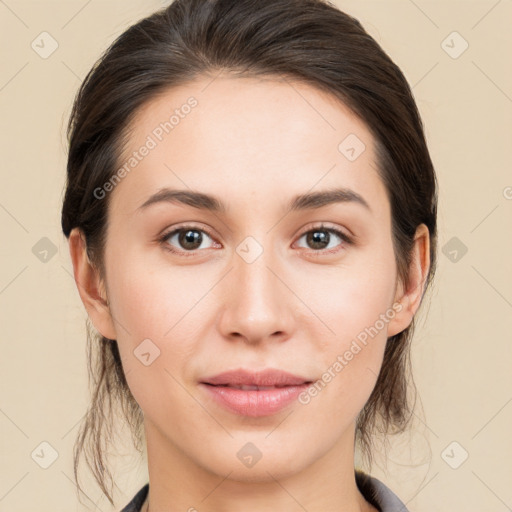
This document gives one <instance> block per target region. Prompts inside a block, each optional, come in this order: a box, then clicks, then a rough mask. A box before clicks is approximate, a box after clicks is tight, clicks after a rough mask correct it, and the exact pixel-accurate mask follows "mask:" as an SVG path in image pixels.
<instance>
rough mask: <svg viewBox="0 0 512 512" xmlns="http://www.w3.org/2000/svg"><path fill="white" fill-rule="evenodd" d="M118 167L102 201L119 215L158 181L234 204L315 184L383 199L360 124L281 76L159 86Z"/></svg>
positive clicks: (329, 100) (335, 103) (319, 94)
mask: <svg viewBox="0 0 512 512" xmlns="http://www.w3.org/2000/svg"><path fill="white" fill-rule="evenodd" d="M144 148H149V149H144ZM141 153H144V156H141ZM122 166H124V168H125V169H126V170H127V171H128V172H126V173H124V175H125V177H123V179H122V180H121V181H120V183H119V184H118V185H116V187H115V190H114V191H113V197H112V206H113V207H116V208H118V209H119V208H121V209H122V210H123V212H124V213H125V214H129V213H130V212H134V211H135V210H136V208H137V207H138V206H140V205H141V204H142V203H143V202H144V201H145V200H146V199H147V197H148V196H149V195H150V194H153V193H155V192H156V191H158V190H159V189H161V188H163V187H172V188H178V187H179V188H180V189H186V188H190V189H195V190H202V191H205V192H208V193H211V194H214V195H217V196H220V197H224V198H225V199H226V201H227V200H228V198H229V199H230V200H233V201H238V203H239V204H240V205H241V206H242V205H243V201H244V200H247V199H249V198H252V199H260V200H262V201H263V200H264V201H270V200H274V201H280V200H282V199H283V200H284V199H285V198H284V197H283V194H284V193H286V195H288V192H289V195H294V194H299V193H304V192H306V191H309V190H312V189H315V188H317V187H320V188H329V187H331V188H332V187H339V186H345V187H349V188H351V189H354V190H356V191H358V192H359V193H360V194H361V195H365V196H366V198H367V200H368V201H371V202H373V203H375V202H376V201H377V202H378V201H379V198H380V200H381V201H382V200H383V196H385V190H384V188H383V184H382V183H381V182H380V179H379V177H378V174H377V172H376V162H375V153H374V141H373V138H372V136H371V133H370V132H369V130H368V128H367V127H366V125H365V124H364V123H363V122H362V121H361V120H360V119H359V118H358V117H357V116H355V115H354V114H353V113H352V112H351V111H350V109H349V108H348V107H346V106H345V105H344V104H343V103H341V102H340V101H339V100H338V99H337V98H335V97H334V96H332V95H330V94H328V93H325V92H323V91H320V90H318V89H317V88H315V87H313V86H311V85H308V84H304V83H298V82H295V81H290V80H289V79H278V78H269V77H265V78H247V77H234V76H222V77H202V78H199V79H196V80H194V81H193V82H190V83H187V84H185V85H182V86H179V87H173V88H172V89H169V90H166V91H165V92H163V93H161V94H159V95H158V96H157V97H155V98H153V99H152V100H150V101H149V102H148V103H146V104H145V105H144V106H143V107H142V108H141V109H140V110H139V111H138V112H137V113H136V115H135V116H134V118H133V121H132V122H131V125H130V127H129V131H128V138H127V143H126V145H125V149H124V154H123V155H122V157H121V161H120V162H119V167H122ZM242 194H243V197H242ZM114 205H117V206H114Z"/></svg>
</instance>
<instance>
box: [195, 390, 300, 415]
mask: <svg viewBox="0 0 512 512" xmlns="http://www.w3.org/2000/svg"><path fill="white" fill-rule="evenodd" d="M201 386H202V387H203V388H205V389H206V391H207V393H209V394H210V396H211V397H212V398H213V399H214V400H215V401H216V402H217V403H218V404H220V405H222V406H223V407H225V408H226V409H228V410H230V411H232V412H235V413H237V414H240V415H242V416H251V417H253V418H255V417H259V416H269V415H271V414H275V413H277V412H279V411H281V410H282V409H284V408H285V407H286V406H288V405H289V404H291V403H292V402H293V401H294V400H295V399H296V398H297V397H298V396H299V395H300V394H301V393H302V392H303V391H305V390H306V389H307V388H308V386H309V384H301V385H299V386H285V387H282V388H275V389H265V390H260V391H258V390H243V389H237V388H230V387H225V386H211V385H209V384H204V383H201Z"/></svg>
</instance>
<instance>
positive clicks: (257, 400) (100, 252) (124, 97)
mask: <svg viewBox="0 0 512 512" xmlns="http://www.w3.org/2000/svg"><path fill="white" fill-rule="evenodd" d="M68 135H69V157H68V167H67V172H68V179H67V184H66V191H65V197H64V204H63V209H62V228H63V232H64V234H65V235H66V237H68V238H69V245H70V254H71V259H72V262H73V267H74V276H75V281H76V284H77V288H78V291H79V293H80V297H81V299H82V301H83V303H84V306H85V308H86V310H87V313H88V316H89V319H90V320H91V322H92V324H93V326H94V329H91V332H90V333H89V334H90V336H89V357H90V371H91V377H92V380H93V384H94V389H95V392H94V394H93V399H92V403H91V406H90V409H89V411H88V414H87V416H86V419H85V421H84V423H83V425H82V428H81V431H80V434H79V437H78V438H77V441H76V444H75V478H76V479H77V482H78V478H77V465H78V460H79V457H80V456H81V455H82V453H83V454H85V455H86V460H87V462H88V464H89V467H90V468H91V469H92V471H93V473H94V476H95V478H96V479H97V481H98V483H99V485H100V486H101V488H102V490H103V492H104V494H105V495H106V496H107V498H108V499H109V500H110V502H111V503H112V504H114V503H113V500H112V497H111V490H110V491H109V489H107V482H112V476H111V473H110V472H109V470H108V467H107V464H106V453H107V452H108V450H109V446H110V445H111V444H112V443H113V442H114V438H115V434H114V433H113V431H112V428H111V422H112V419H113V417H114V413H115V412H117V411H119V412H121V413H122V414H123V415H124V418H125V419H126V421H127V423H128V425H129V426H130V428H131V431H132V434H133V437H134V441H135V445H136V447H137V448H138V449H140V446H141V443H142V442H143V440H144V441H145V442H146V446H147V454H148V472H149V483H148V484H146V485H145V486H144V487H143V488H142V489H141V490H140V491H139V492H138V493H137V495H136V496H135V497H134V498H133V500H132V501H131V502H130V503H129V504H128V505H126V507H125V508H124V509H123V512H128V511H130V512H131V511H144V512H145V511H150V512H156V511H159V510H166V511H178V510H188V511H194V510H198V511H221V510H222V511H235V510H236V511H239V510H244V511H248V512H252V511H263V510H271V509H272V510H286V511H292V510H293V511H294V510H308V511H342V510H343V511H356V510H357V511H376V510H378V511H381V512H391V511H398V510H401V511H406V510H407V509H406V506H405V505H404V503H403V502H402V501H401V500H400V499H399V498H398V497H397V496H396V495H395V494H394V493H393V492H392V491H391V490H390V489H388V488H387V487H386V486H385V485H384V484H383V483H382V482H380V481H378V480H377V479H375V478H372V477H370V476H369V475H368V474H366V473H364V472H363V471H361V470H360V469H358V468H355V465H354V454H355V452H356V449H357V450H359V451H360V453H361V454H362V455H363V456H364V458H365V460H366V461H367V462H368V463H369V464H371V460H372V453H371V447H372V444H371V439H372V433H373V432H375V431H378V432H397V431H402V430H403V429H405V427H406V426H407V424H408V421H409V419H410V416H411V414H412V408H411V406H410V405H409V404H410V402H411V393H410V391H411V392H413V391H414V388H413V387H412V386H413V385H412V381H408V379H407V378H406V377H407V370H408V364H409V348H410V340H411V336H412V333H413V327H414V317H415V315H416V313H417V311H418V308H419V306H420V304H421V303H422V300H423V297H424V294H425V292H426V290H427V288H428V286H429V285H430V283H431V281H432V278H433V275H434V269H435V262H436V240H437V230H436V210H437V183H436V177H435V173H434V169H433V165H432V162H431V159H430V156H429V152H428V149H427V145H426V141H425V137H424V133H423V127H422V122H421V119H420V116H419V113H418V110H417V107H416V105H415V102H414V99H413V97H412V94H411V91H410V88H409V86H408V84H407V82H406V80H405V78H404V76H403V74H402V73H401V71H400V70H399V69H398V67H397V66H396V65H395V64H394V63H393V62H392V61H391V60H390V58H389V57H388V56H387V55H386V54H385V53H384V51H383V50H382V49H381V48H380V46H379V45H378V44H377V43H376V42H375V41H374V40H373V39H372V38H371V37H370V36H369V35H368V34H367V33H366V32H365V30H364V29H363V28H362V26H361V25H360V24H359V22H358V21H357V20H355V19H354V18H352V17H350V16H348V15H347V14H345V13H343V12H341V11H339V10H338V9H336V8H335V7H334V6H333V5H331V4H329V3H327V2H325V1H323V0H259V1H258V2H255V1H253V0H250V1H248V0H237V1H233V0H176V1H175V2H174V3H172V4H171V5H170V6H169V7H168V8H166V9H164V10H162V11H161V12H157V13H155V14H153V15H152V16H150V17H148V18H147V19H144V20H142V21H140V22H138V23H137V24H135V25H134V26H132V27H131V28H129V29H128V30H127V31H126V32H125V33H123V34H122V35H121V36H120V37H119V38H118V39H117V40H116V41H115V42H114V43H113V45H112V46H111V47H110V48H109V49H108V50H107V51H106V53H105V54H104V55H103V57H102V58H101V59H100V61H99V62H98V63H97V64H96V65H95V66H94V68H93V69H92V70H91V72H90V73H89V75H88V76H87V77H86V79H85V81H84V83H83V84H82V86H81V88H80V91H79V93H78V95H77V98H76V100H75V104H74V107H73V111H72V115H71V119H70V123H69V130H68ZM94 356H96V359H95V360H94V361H93V357H94ZM107 404H108V405H107ZM117 406H120V407H119V408H117Z"/></svg>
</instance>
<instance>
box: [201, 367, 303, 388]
mask: <svg viewBox="0 0 512 512" xmlns="http://www.w3.org/2000/svg"><path fill="white" fill-rule="evenodd" d="M201 382H202V383H204V384H212V385H214V386H221V385H228V386H297V385H300V384H306V383H309V382H311V380H309V379H307V378H305V377H300V376H298V375H293V374H292V373H288V372H285V371H283V370H277V369H274V368H267V369H265V370H262V371H249V370H244V369H243V368H240V369H237V370H231V371H227V372H223V373H219V374H218V375H215V376H213V377H208V378H206V379H203V380H201Z"/></svg>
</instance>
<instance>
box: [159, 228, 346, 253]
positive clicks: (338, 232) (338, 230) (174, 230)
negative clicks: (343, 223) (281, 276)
mask: <svg viewBox="0 0 512 512" xmlns="http://www.w3.org/2000/svg"><path fill="white" fill-rule="evenodd" d="M186 229H191V230H197V231H202V232H204V233H206V234H207V235H208V236H209V237H210V238H211V239H212V240H214V242H215V243H217V244H218V243H219V242H218V241H217V240H216V237H215V236H214V235H213V234H212V233H211V231H210V230H209V229H208V228H206V227H204V226H200V225H197V224H195V223H194V222H185V223H183V224H178V225H177V226H173V227H172V228H169V229H167V230H164V232H163V233H162V235H160V236H159V237H158V239H157V240H158V241H159V242H161V243H162V244H164V245H165V249H166V250H168V251H170V252H172V253H175V254H181V255H185V256H194V255H196V254H197V252H201V251H204V250H205V249H202V250H201V249H196V250H194V251H184V250H181V249H176V248H174V247H172V246H170V245H169V244H168V243H166V241H167V240H168V238H169V237H170V236H171V235H174V234H176V233H177V232H179V231H184V230H186ZM315 230H318V231H329V232H331V233H334V234H335V235H336V236H338V237H339V238H341V240H342V241H343V242H344V243H343V244H341V245H342V246H343V245H353V244H354V239H353V236H352V235H349V234H347V233H346V232H345V231H343V230H342V229H341V228H339V227H338V226H336V225H329V223H325V222H321V223H320V224H314V223H313V224H311V225H309V226H307V227H306V228H303V230H301V232H300V234H299V235H298V236H297V240H300V239H301V238H302V237H303V236H304V235H307V234H308V233H310V232H311V231H315ZM301 249H304V250H305V251H306V252H309V253H313V254H315V255H318V256H321V255H322V254H332V253H333V252H338V251H339V250H343V249H321V250H317V251H315V250H314V249H306V248H301Z"/></svg>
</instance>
